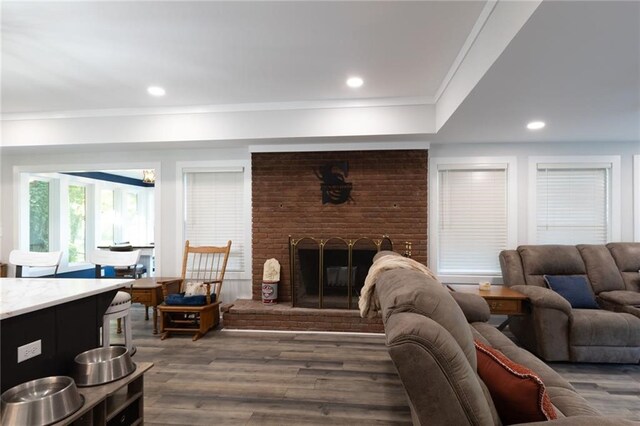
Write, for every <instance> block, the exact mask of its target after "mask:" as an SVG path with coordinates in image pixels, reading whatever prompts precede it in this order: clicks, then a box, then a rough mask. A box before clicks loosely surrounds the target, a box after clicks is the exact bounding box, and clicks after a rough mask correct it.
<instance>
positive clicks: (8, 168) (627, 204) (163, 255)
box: [0, 140, 640, 301]
mask: <svg viewBox="0 0 640 426" xmlns="http://www.w3.org/2000/svg"><path fill="white" fill-rule="evenodd" d="M287 142H289V143H296V140H288V141H287ZM305 142H307V143H308V141H305ZM338 142H344V141H338ZM255 143H256V142H255V141H254V142H252V144H255ZM135 145H136V146H135V147H134V148H132V147H131V146H124V145H93V146H85V145H76V146H70V147H69V146H67V147H29V148H0V177H1V181H0V194H1V198H0V200H1V201H0V203H1V205H0V228H1V229H2V236H1V237H0V239H1V240H0V260H4V261H6V260H7V257H8V254H9V252H10V251H11V250H12V249H13V248H14V247H16V246H17V241H18V239H17V230H16V228H15V227H16V224H17V220H16V217H15V206H14V203H15V201H14V200H15V199H16V198H15V196H14V188H15V184H14V169H16V168H18V169H21V170H24V171H28V169H29V168H36V169H37V170H38V171H43V170H45V169H50V170H49V171H57V170H58V169H59V168H60V167H65V168H66V169H67V170H70V169H72V168H75V169H106V168H111V169H117V168H124V169H127V168H141V167H140V166H141V165H144V164H149V165H151V166H154V165H155V166H156V167H157V165H158V164H159V167H158V168H159V169H160V173H159V176H160V185H159V188H158V190H157V192H159V194H156V196H159V200H160V205H159V212H160V213H161V214H159V215H157V216H156V246H157V247H158V248H159V250H158V257H157V265H158V268H159V272H160V273H161V274H163V275H165V276H171V275H174V276H175V275H179V271H180V268H179V264H180V260H181V258H182V243H181V242H179V241H176V234H177V222H176V217H175V214H174V213H173V212H175V211H176V204H177V203H180V202H181V200H178V199H177V197H176V189H177V185H179V182H177V181H176V164H177V162H181V161H182V162H184V161H214V160H215V161H225V160H244V161H249V160H250V158H251V156H250V153H249V150H248V142H244V143H240V142H238V143H237V144H235V146H234V144H232V143H226V144H225V146H224V147H219V148H214V147H212V148H200V147H195V148H194V147H193V146H192V145H190V144H188V143H185V148H176V145H175V144H174V145H166V147H165V146H162V145H161V144H154V145H153V147H150V146H145V145H144V144H135ZM212 146H213V145H212ZM317 146H318V147H321V146H322V145H320V144H318V145H317ZM145 148H148V149H145ZM388 148H389V149H393V148H394V142H388ZM638 154H640V142H628V143H606V144H605V143H603V144H596V143H559V144H547V143H544V144H543V143H540V144H538V143H511V144H432V145H431V148H430V151H429V155H430V157H456V156H461V157H462V156H464V157H470V156H485V157H486V156H516V157H517V161H518V164H517V169H518V239H517V240H518V244H525V243H526V242H527V229H528V228H527V214H528V206H527V176H528V158H529V157H530V156H556V155H557V156H568V155H619V156H621V159H622V161H621V167H622V170H621V182H622V185H621V200H622V206H621V211H622V226H621V228H622V233H621V235H622V238H621V239H622V240H623V241H633V238H634V229H633V226H634V214H635V215H638V214H640V212H635V213H634V211H633V207H634V204H633V185H632V181H633V155H638ZM106 165H110V167H105V166H106ZM166 212H170V213H169V214H167V213H166ZM225 293H227V294H223V296H224V299H225V300H226V301H229V300H234V299H235V298H236V297H250V296H251V283H250V280H244V281H237V282H231V281H230V282H228V283H227V284H225Z"/></svg>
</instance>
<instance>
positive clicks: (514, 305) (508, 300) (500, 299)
mask: <svg viewBox="0 0 640 426" xmlns="http://www.w3.org/2000/svg"><path fill="white" fill-rule="evenodd" d="M447 287H449V289H450V290H451V291H455V292H459V293H470V294H475V295H476V296H480V297H482V298H483V299H484V300H486V301H487V303H488V304H489V310H490V311H491V313H492V314H493V315H524V314H525V308H524V302H525V301H526V300H527V296H525V295H524V294H522V293H519V292H517V291H515V290H512V289H510V288H509V287H505V286H501V285H492V286H491V288H490V289H489V290H480V288H479V287H478V286H477V285H473V284H467V285H465V284H447ZM507 324H509V318H507V319H506V320H505V321H503V322H502V324H500V325H499V326H498V330H503V329H504V328H505V327H506V326H507Z"/></svg>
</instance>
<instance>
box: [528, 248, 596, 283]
mask: <svg viewBox="0 0 640 426" xmlns="http://www.w3.org/2000/svg"><path fill="white" fill-rule="evenodd" d="M518 253H519V254H520V258H521V259H522V271H523V273H524V279H525V283H526V285H535V286H538V287H546V283H545V281H544V275H582V276H584V277H585V278H586V279H587V281H589V277H588V276H587V268H586V266H585V264H584V261H583V260H582V257H581V256H580V252H579V251H578V249H577V248H576V247H575V246H565V245H528V246H520V247H518Z"/></svg>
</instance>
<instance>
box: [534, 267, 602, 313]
mask: <svg viewBox="0 0 640 426" xmlns="http://www.w3.org/2000/svg"><path fill="white" fill-rule="evenodd" d="M544 280H545V282H546V283H547V285H548V286H549V288H550V289H551V290H553V291H555V292H556V293H558V294H559V295H560V296H562V297H564V298H565V299H567V300H568V301H569V303H571V307H572V308H574V309H576V308H578V309H598V308H599V306H598V303H596V299H595V297H594V295H593V292H592V290H591V287H589V283H587V280H586V278H585V277H583V276H582V275H544Z"/></svg>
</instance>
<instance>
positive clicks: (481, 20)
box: [433, 0, 498, 103]
mask: <svg viewBox="0 0 640 426" xmlns="http://www.w3.org/2000/svg"><path fill="white" fill-rule="evenodd" d="M497 4H498V0H489V1H488V2H487V4H485V5H484V8H483V9H482V11H481V12H480V15H478V19H476V23H475V24H474V25H473V27H472V28H471V32H470V33H469V35H468V36H467V39H466V40H465V42H464V43H463V45H462V47H461V48H460V51H459V52H458V56H456V59H455V60H454V61H453V63H452V64H451V67H450V68H449V71H448V72H447V74H446V75H445V76H444V79H443V80H442V83H440V87H438V90H437V91H436V94H435V96H434V97H433V101H434V102H433V103H437V102H438V100H439V99H440V96H442V93H443V92H444V91H445V89H446V88H447V86H448V85H449V83H450V82H451V80H452V79H453V76H454V75H456V72H458V69H459V68H460V65H461V64H462V62H463V61H464V58H466V56H467V53H469V50H471V47H473V44H474V43H475V42H476V39H477V38H478V35H479V34H480V33H481V32H482V29H483V28H484V26H485V24H486V23H487V20H488V19H489V17H490V16H491V14H492V13H493V10H494V9H495V7H496V5H497Z"/></svg>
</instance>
